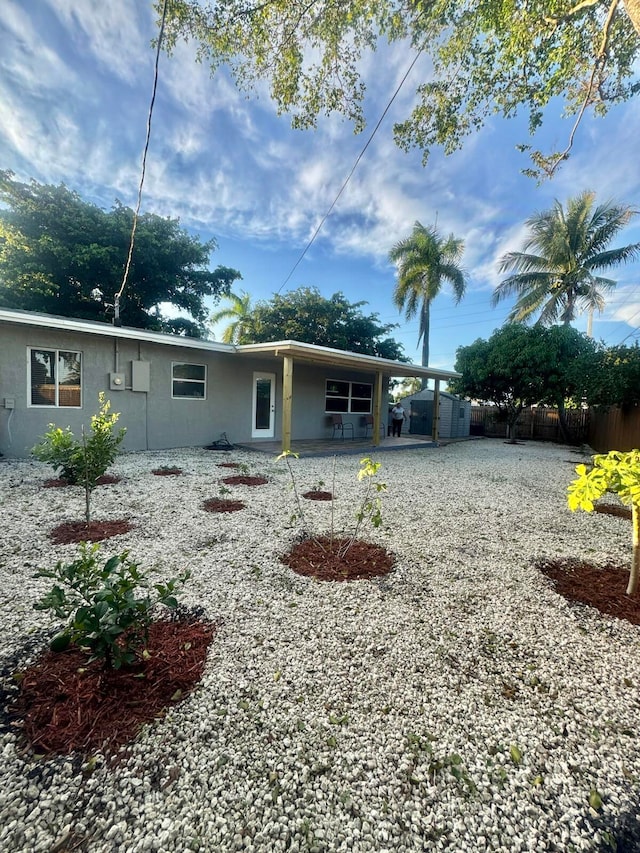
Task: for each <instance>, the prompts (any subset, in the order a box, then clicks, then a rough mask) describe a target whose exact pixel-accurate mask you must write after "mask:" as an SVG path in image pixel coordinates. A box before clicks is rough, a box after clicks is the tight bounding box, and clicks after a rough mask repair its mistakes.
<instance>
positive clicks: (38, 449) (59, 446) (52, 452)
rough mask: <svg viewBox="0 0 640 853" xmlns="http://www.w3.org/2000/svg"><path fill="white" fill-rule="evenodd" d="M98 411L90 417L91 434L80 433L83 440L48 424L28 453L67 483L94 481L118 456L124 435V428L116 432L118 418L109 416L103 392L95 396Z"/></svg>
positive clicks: (117, 415) (66, 430)
mask: <svg viewBox="0 0 640 853" xmlns="http://www.w3.org/2000/svg"><path fill="white" fill-rule="evenodd" d="M98 402H99V404H100V409H99V411H98V413H97V414H95V415H92V416H91V434H90V435H89V436H86V435H85V433H84V429H83V433H82V436H83V437H82V439H80V440H78V439H76V438H75V436H74V435H73V433H72V432H71V429H70V428H69V427H66V429H61V428H60V427H57V426H56V425H55V424H49V431H48V432H47V433H45V435H44V438H43V439H42V441H41V442H40V443H39V444H36V446H35V447H34V448H33V450H32V451H31V452H32V454H33V455H34V456H35V457H36V459H39V460H40V461H41V462H47V463H49V464H50V465H53V468H54V470H56V471H59V472H60V476H61V477H63V478H64V479H65V480H66V481H67V482H68V483H71V484H72V485H76V484H78V483H84V482H85V481H87V480H88V481H89V482H90V483H92V484H93V485H94V486H95V481H96V480H97V479H98V478H99V477H102V475H103V474H104V473H105V472H106V470H107V468H108V467H109V466H110V465H112V464H113V462H114V460H115V458H116V456H117V455H118V448H119V446H120V444H121V442H122V440H123V438H124V436H125V433H126V429H124V428H122V429H120V430H118V431H117V432H116V431H115V425H116V423H117V422H118V418H119V417H120V415H119V414H118V413H117V412H113V413H110V409H111V403H110V402H109V401H108V400H105V395H104V391H101V392H100V394H99V395H98Z"/></svg>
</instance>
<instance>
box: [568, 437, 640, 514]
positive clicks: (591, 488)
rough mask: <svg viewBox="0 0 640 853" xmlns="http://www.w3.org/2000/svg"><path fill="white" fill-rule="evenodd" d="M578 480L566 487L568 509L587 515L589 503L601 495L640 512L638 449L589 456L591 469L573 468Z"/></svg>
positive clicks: (639, 456)
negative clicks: (633, 507) (610, 495)
mask: <svg viewBox="0 0 640 853" xmlns="http://www.w3.org/2000/svg"><path fill="white" fill-rule="evenodd" d="M576 473H577V474H578V477H577V478H576V479H575V480H574V481H573V482H572V483H570V484H569V486H568V492H569V495H568V498H567V500H568V504H569V509H571V510H573V511H575V510H578V509H582V510H586V511H587V512H591V511H592V510H593V502H594V501H595V500H597V499H598V498H599V497H602V495H603V494H604V493H605V492H613V493H614V494H616V495H618V497H619V498H620V500H621V501H622V502H623V503H624V504H635V506H636V507H637V508H639V509H640V450H630V451H629V452H627V453H622V452H620V451H619V450H612V451H610V452H609V453H607V454H600V455H597V456H594V457H593V467H592V468H591V469H590V470H588V469H587V467H586V466H585V465H577V466H576Z"/></svg>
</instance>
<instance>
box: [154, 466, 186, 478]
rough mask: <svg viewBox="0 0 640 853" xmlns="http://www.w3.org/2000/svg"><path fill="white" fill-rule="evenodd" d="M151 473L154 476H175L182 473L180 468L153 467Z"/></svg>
mask: <svg viewBox="0 0 640 853" xmlns="http://www.w3.org/2000/svg"><path fill="white" fill-rule="evenodd" d="M151 473H152V474H155V475H156V477H177V476H178V475H179V474H182V468H154V469H153V471H152V472H151Z"/></svg>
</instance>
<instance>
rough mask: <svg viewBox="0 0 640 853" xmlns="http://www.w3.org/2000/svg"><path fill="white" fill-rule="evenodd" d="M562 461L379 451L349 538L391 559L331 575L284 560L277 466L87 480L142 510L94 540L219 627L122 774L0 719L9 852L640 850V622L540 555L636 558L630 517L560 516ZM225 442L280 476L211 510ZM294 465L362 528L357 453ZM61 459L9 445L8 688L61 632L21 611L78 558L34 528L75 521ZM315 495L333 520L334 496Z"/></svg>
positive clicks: (4, 481)
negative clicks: (585, 601) (541, 565)
mask: <svg viewBox="0 0 640 853" xmlns="http://www.w3.org/2000/svg"><path fill="white" fill-rule="evenodd" d="M571 459H573V460H574V461H575V462H576V463H577V462H579V461H581V460H580V458H579V457H578V456H575V455H574V454H572V453H571V452H570V451H569V450H568V449H567V448H562V447H556V446H550V445H542V444H537V443H531V444H526V445H515V446H513V445H506V444H504V443H503V442H502V441H490V440H480V441H472V442H465V443H458V444H452V445H449V446H446V447H441V448H437V449H432V450H425V451H422V450H418V451H398V452H395V453H388V454H380V461H382V463H383V465H382V470H381V473H380V477H381V479H383V480H384V481H386V482H387V484H388V492H387V494H386V495H385V496H384V505H383V519H384V522H383V525H382V527H381V528H379V529H378V530H373V529H367V530H366V531H364V534H365V536H366V537H367V538H369V539H371V540H372V541H375V542H377V543H379V544H381V545H384V546H385V547H386V548H388V549H390V550H392V551H393V552H394V553H395V554H396V556H397V564H396V568H395V570H394V571H393V573H392V574H391V575H388V576H387V577H385V578H381V579H376V580H374V581H358V582H354V583H343V584H327V583H321V582H317V581H314V580H309V579H306V578H302V577H299V576H297V575H294V574H293V573H292V572H291V571H290V570H289V569H287V568H286V567H285V566H283V565H282V564H281V563H280V561H279V559H278V557H279V555H280V554H282V553H284V552H285V551H286V550H287V549H288V547H289V546H290V544H291V543H292V541H293V540H294V538H295V536H296V534H297V532H298V528H297V527H296V525H295V523H292V522H291V520H290V517H291V512H292V510H293V502H292V495H291V491H290V490H289V488H288V477H287V472H286V467H285V465H284V463H283V462H279V463H276V462H275V459H274V458H272V457H263V456H259V455H257V454H250V453H238V452H234V453H232V454H223V453H212V452H207V451H203V450H177V451H170V452H162V453H159V452H156V453H151V452H147V453H136V454H130V455H124V456H122V457H120V458H119V459H118V461H117V463H116V465H115V466H114V468H113V469H112V472H113V473H117V474H119V475H121V476H123V477H124V480H123V481H122V482H120V483H118V484H116V485H111V486H104V487H100V488H98V489H97V490H96V492H95V496H94V514H95V517H96V518H97V519H107V518H121V517H123V516H127V517H130V518H131V519H132V521H133V522H134V523H135V524H136V525H137V526H136V528H135V529H134V530H133V531H131V532H130V533H128V534H126V535H124V536H121V537H118V538H116V539H112V540H109V541H108V542H105V543H104V544H103V546H102V550H103V553H106V554H114V553H119V552H121V551H122V550H123V549H124V548H129V549H130V551H131V554H132V556H133V557H134V558H135V559H137V560H139V561H140V563H141V564H142V565H143V566H144V567H145V568H146V569H148V570H157V571H158V572H159V573H160V574H161V575H162V576H165V577H170V576H173V575H175V574H176V573H177V572H179V571H180V570H182V569H184V568H187V567H188V568H190V569H191V571H192V573H193V576H192V580H191V581H190V583H189V584H188V585H187V587H186V588H185V592H184V594H183V596H182V600H183V601H184V603H185V604H187V605H188V606H190V605H201V606H203V607H204V608H205V609H206V612H207V614H208V615H209V616H210V617H211V618H212V619H214V620H217V622H218V624H219V630H218V633H217V636H216V638H215V640H214V643H213V645H212V647H211V651H210V656H209V661H208V664H207V668H206V672H205V676H204V679H203V681H202V684H201V686H200V688H199V689H198V690H197V691H196V693H194V694H193V695H192V696H191V697H189V698H188V699H187V701H185V702H183V703H181V704H179V705H176V706H175V707H173V708H172V709H171V711H170V712H169V713H168V715H167V716H166V718H165V719H163V720H161V721H158V722H157V724H155V725H154V726H152V727H148V728H146V729H145V730H144V731H143V732H142V733H141V735H140V737H139V738H138V740H137V741H136V743H135V745H134V746H133V747H132V748H131V751H130V753H129V754H128V756H127V757H125V758H124V760H123V761H122V762H121V763H119V764H118V765H117V766H116V767H115V768H113V767H107V766H106V765H105V763H104V761H103V759H102V757H101V756H100V755H98V756H94V757H93V758H92V760H91V761H90V762H89V763H88V764H87V765H85V767H84V772H83V773H81V772H79V763H80V762H78V761H77V760H76V761H74V760H72V759H68V758H60V759H55V760H49V761H38V760H35V759H34V758H33V757H32V756H30V755H29V754H25V753H24V752H23V751H22V750H21V749H20V746H19V743H18V742H17V741H16V737H15V734H14V732H13V730H12V729H11V728H8V727H7V726H4V727H3V729H2V733H1V735H0V738H1V740H0V749H1V758H0V850H2V851H5V850H6V851H12V853H15V852H16V851H42V853H45V852H46V853H53V851H64V850H86V851H91V853H111V851H126V853H137V851H147V850H151V851H166V852H167V853H169V851H187V850H201V851H212V853H213V851H234V850H238V851H241V850H247V851H260V853H267V851H269V853H270V852H271V851H292V853H296V851H308V852H309V853H320V851H356V853H359V851H394V853H395V851H397V853H401V851H406V853H408V852H409V851H424V850H428V851H429V850H434V851H436V850H452V851H469V853H476V851H483V850H499V851H509V853H513V852H514V851H563V853H564V851H573V850H575V851H583V850H584V851H586V850H589V851H592V850H603V851H604V850H609V849H614V848H613V846H611V845H612V839H614V838H617V842H618V851H622V850H639V849H640V846H639V843H634V841H633V840H630V839H632V838H633V837H636V838H640V833H638V817H637V815H636V812H638V811H640V808H639V800H638V784H639V783H638V780H640V753H639V752H638V749H637V723H638V717H639V704H640V689H639V688H640V669H639V650H640V642H639V641H640V632H639V630H638V628H637V627H634V626H631V625H629V624H627V623H623V622H620V621H617V620H615V619H611V618H606V617H602V616H600V615H599V614H598V613H597V612H596V611H593V610H590V609H588V608H575V607H570V606H569V605H568V603H567V602H565V601H564V600H563V599H562V598H560V597H559V596H558V595H556V594H555V593H554V591H553V589H552V588H551V585H550V583H549V582H548V581H547V580H546V579H545V578H543V577H542V576H541V575H540V574H539V573H538V572H537V571H536V570H535V568H534V567H533V565H532V561H533V559H535V558H537V557H540V556H586V557H588V558H589V559H590V560H592V561H594V562H596V563H605V562H607V561H609V560H615V561H619V562H620V563H626V562H627V561H628V559H629V557H630V543H631V535H630V532H631V531H630V527H629V523H628V522H625V521H624V520H621V519H619V518H615V517H611V516H605V515H599V514H592V515H587V514H586V513H576V514H572V513H570V512H569V510H568V509H567V508H566V498H565V495H566V486H567V484H568V482H569V481H570V480H571V478H572V475H573V469H572V467H571V466H570V465H569V464H568V462H569V460H571ZM230 460H233V461H240V462H243V461H244V462H248V463H249V464H250V465H251V473H252V474H261V475H264V476H267V477H268V478H269V483H268V484H267V485H265V486H260V487H255V488H250V487H246V486H239V487H235V488H234V489H233V495H232V497H234V498H235V497H238V498H240V499H242V500H243V501H245V502H246V503H247V509H245V510H243V511H241V512H237V513H229V514H224V515H214V514H210V513H206V512H204V511H203V510H202V509H201V504H202V502H203V500H205V499H206V498H210V497H217V496H219V488H220V485H221V482H220V481H221V480H222V477H224V476H228V475H229V471H228V470H225V469H224V468H219V467H217V466H216V463H217V462H220V461H230ZM292 464H293V466H294V469H295V471H296V476H297V478H298V484H299V486H300V487H301V488H300V490H301V491H304V490H305V489H309V488H313V487H314V486H316V485H317V483H318V481H319V480H324V483H325V488H327V489H331V491H333V492H334V493H335V495H336V501H335V514H336V524H337V526H338V527H340V526H342V525H345V524H352V523H353V516H354V512H355V510H356V508H357V505H358V503H357V495H359V494H361V490H362V486H361V484H359V483H358V482H357V480H356V473H357V470H358V459H357V457H341V458H339V459H338V462H337V471H336V481H335V484H333V482H332V479H331V478H332V473H331V469H332V465H333V461H332V460H331V459H327V458H324V459H300V460H294V461H293V462H292ZM160 465H171V466H178V467H181V468H182V469H183V471H184V474H183V476H181V477H156V476H154V475H152V474H151V470H152V469H153V468H156V467H158V466H160ZM51 476H52V473H51V470H50V469H48V468H47V467H46V466H44V465H42V464H40V463H36V462H31V461H6V460H3V461H2V462H1V463H0V519H1V522H2V531H3V535H2V537H1V542H0V579H1V581H2V592H3V594H2V597H1V600H0V620H1V621H0V624H1V630H0V635H1V638H2V651H1V657H2V663H3V670H4V673H3V675H4V681H5V684H6V683H7V681H9V682H10V681H11V678H10V675H11V673H12V672H13V671H15V669H16V668H17V666H18V665H19V664H22V665H24V663H25V661H26V660H28V659H29V656H31V659H32V658H33V656H34V655H35V654H36V653H37V651H38V650H39V649H40V648H42V644H43V642H44V634H43V632H44V631H45V630H47V631H48V630H50V629H51V627H52V622H51V620H50V617H49V615H48V614H46V613H41V612H38V611H35V610H33V609H32V605H33V602H34V601H35V600H36V599H37V598H38V597H39V596H40V595H41V594H42V593H43V592H45V591H46V589H47V588H48V583H47V582H45V581H44V580H34V579H32V575H33V573H34V571H35V569H36V568H37V567H45V566H51V565H52V564H53V563H55V562H56V561H57V560H60V559H65V560H67V559H71V558H72V557H73V556H74V555H75V553H76V546H73V545H61V546H54V545H52V544H51V542H50V540H49V538H48V533H49V530H50V529H51V527H53V526H54V525H55V524H57V523H59V522H61V521H64V520H77V519H80V518H82V513H83V499H84V495H83V492H82V490H81V489H78V488H67V489H43V488H42V484H43V481H44V480H45V479H47V478H48V477H51ZM304 503H305V509H306V510H307V513H308V517H309V519H310V520H311V521H312V523H313V525H314V527H315V529H316V530H317V531H318V532H322V531H325V530H326V529H327V524H328V518H329V513H330V504H328V503H317V502H314V501H309V502H306V501H305V502H304ZM307 504H308V505H307ZM596 791H597V794H598V795H599V797H600V798H601V800H602V806H601V808H600V809H599V810H597V811H596V810H594V809H592V808H591V807H590V804H589V798H590V793H591V794H592V803H595V804H596V805H597V802H596V800H595V799H594V797H595V794H594V792H596ZM74 845H75V846H74Z"/></svg>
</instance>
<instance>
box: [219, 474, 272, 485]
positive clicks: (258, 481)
mask: <svg viewBox="0 0 640 853" xmlns="http://www.w3.org/2000/svg"><path fill="white" fill-rule="evenodd" d="M222 482H223V483H226V484H227V485H228V486H264V484H265V483H268V482H269V481H268V480H267V478H266V477H248V476H246V475H244V474H238V475H237V476H235V477H224V478H223V480H222Z"/></svg>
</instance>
